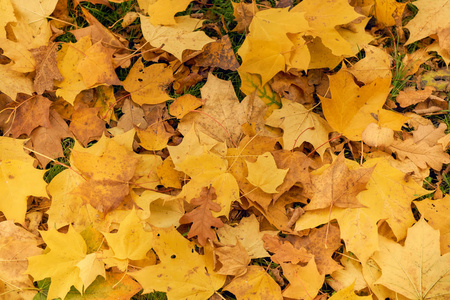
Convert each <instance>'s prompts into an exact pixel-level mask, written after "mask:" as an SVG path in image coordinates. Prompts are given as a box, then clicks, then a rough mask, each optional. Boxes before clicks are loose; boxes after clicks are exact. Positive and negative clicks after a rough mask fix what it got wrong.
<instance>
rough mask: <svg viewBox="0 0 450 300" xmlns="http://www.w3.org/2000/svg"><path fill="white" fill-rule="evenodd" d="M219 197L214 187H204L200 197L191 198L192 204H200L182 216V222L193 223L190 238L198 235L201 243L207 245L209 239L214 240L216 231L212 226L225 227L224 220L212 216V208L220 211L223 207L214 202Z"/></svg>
mask: <svg viewBox="0 0 450 300" xmlns="http://www.w3.org/2000/svg"><path fill="white" fill-rule="evenodd" d="M216 198H217V196H216V193H215V189H214V187H210V188H209V189H208V188H206V187H204V188H203V189H202V190H201V192H200V195H199V197H198V198H193V199H191V201H190V203H191V204H192V205H198V207H196V208H195V209H194V210H192V211H191V212H188V213H186V214H185V215H184V216H182V217H181V218H180V224H188V223H192V226H191V228H190V230H189V233H188V238H191V237H194V236H197V237H198V242H199V243H200V245H202V246H205V244H206V242H207V240H208V239H210V240H211V241H214V240H215V239H216V233H215V232H214V230H212V229H211V227H216V228H220V227H223V222H222V221H221V220H220V219H219V218H215V217H213V216H212V214H211V212H210V210H212V211H215V212H219V211H220V210H221V207H220V205H219V204H218V203H216V202H213V200H215V199H216Z"/></svg>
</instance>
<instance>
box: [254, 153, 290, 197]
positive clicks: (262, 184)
mask: <svg viewBox="0 0 450 300" xmlns="http://www.w3.org/2000/svg"><path fill="white" fill-rule="evenodd" d="M246 163H247V168H248V176H247V180H248V181H249V182H250V183H251V184H253V185H254V186H256V187H258V188H260V189H261V190H263V191H264V192H266V193H273V194H274V193H278V191H277V187H278V186H279V185H281V184H282V183H283V181H284V178H285V177H286V174H287V172H288V171H289V169H278V168H277V164H276V163H275V159H274V158H273V155H272V154H271V153H270V152H266V153H264V154H261V155H258V158H257V160H256V162H254V163H252V162H248V161H247V162H246Z"/></svg>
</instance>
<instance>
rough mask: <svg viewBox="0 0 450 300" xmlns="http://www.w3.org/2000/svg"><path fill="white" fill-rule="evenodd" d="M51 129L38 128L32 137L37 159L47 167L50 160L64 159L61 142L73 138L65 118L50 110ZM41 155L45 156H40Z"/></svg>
mask: <svg viewBox="0 0 450 300" xmlns="http://www.w3.org/2000/svg"><path fill="white" fill-rule="evenodd" d="M49 119H50V127H49V128H46V127H38V128H36V129H35V130H33V132H32V133H31V135H30V138H31V142H32V143H33V149H34V150H35V151H36V152H35V154H36V158H37V159H38V160H39V162H40V163H41V166H43V167H45V166H46V165H47V164H48V163H49V162H50V158H53V159H56V158H58V157H63V156H64V152H63V149H62V147H61V140H62V139H64V138H66V137H73V135H72V132H70V131H69V126H67V123H66V122H65V121H64V119H63V118H61V116H60V115H59V114H58V113H57V112H56V111H55V110H54V109H51V110H50V118H49ZM39 153H41V154H44V155H45V156H47V157H45V156H42V155H39Z"/></svg>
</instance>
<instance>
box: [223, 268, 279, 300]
mask: <svg viewBox="0 0 450 300" xmlns="http://www.w3.org/2000/svg"><path fill="white" fill-rule="evenodd" d="M224 290H226V291H229V292H231V293H233V294H234V295H235V296H236V298H237V299H238V300H244V299H252V298H255V297H257V298H258V299H262V300H269V299H272V300H281V299H283V296H282V295H281V289H280V286H279V285H278V284H277V283H276V282H275V280H273V278H272V277H271V276H270V275H269V274H267V273H266V271H265V270H264V268H262V267H261V266H249V267H248V269H247V273H245V274H244V275H243V276H240V277H235V278H234V279H233V280H232V281H231V282H230V283H229V284H228V285H227V286H225V287H224Z"/></svg>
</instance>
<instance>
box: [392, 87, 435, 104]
mask: <svg viewBox="0 0 450 300" xmlns="http://www.w3.org/2000/svg"><path fill="white" fill-rule="evenodd" d="M433 91H434V88H433V87H431V86H426V87H425V88H424V89H423V90H416V89H405V90H403V91H400V93H399V94H398V96H397V102H398V104H400V107H408V106H410V105H414V104H417V103H420V102H423V101H425V100H427V99H428V97H430V95H431V93H432V92H433Z"/></svg>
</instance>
